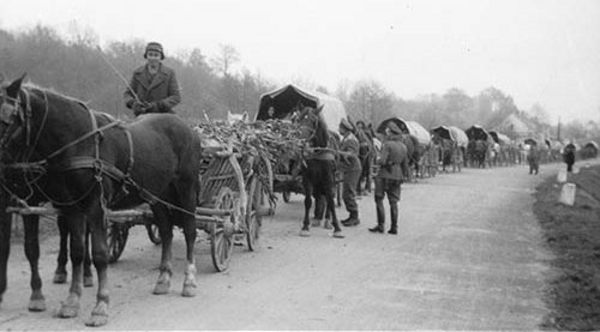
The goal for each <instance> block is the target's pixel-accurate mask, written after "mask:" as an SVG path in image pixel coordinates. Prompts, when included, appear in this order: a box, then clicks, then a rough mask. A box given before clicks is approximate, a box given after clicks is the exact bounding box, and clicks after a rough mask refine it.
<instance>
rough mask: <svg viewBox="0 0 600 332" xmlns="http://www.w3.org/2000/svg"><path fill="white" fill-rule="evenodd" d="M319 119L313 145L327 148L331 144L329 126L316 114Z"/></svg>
mask: <svg viewBox="0 0 600 332" xmlns="http://www.w3.org/2000/svg"><path fill="white" fill-rule="evenodd" d="M315 116H316V117H317V121H316V126H317V127H316V128H315V135H314V137H313V138H312V140H311V141H312V144H313V146H315V147H320V148H325V147H327V145H328V142H329V130H328V129H327V124H326V123H325V120H323V118H322V117H321V116H320V115H319V114H315Z"/></svg>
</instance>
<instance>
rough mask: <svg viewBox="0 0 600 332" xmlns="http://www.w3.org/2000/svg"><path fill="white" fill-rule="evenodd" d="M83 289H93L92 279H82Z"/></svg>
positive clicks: (90, 277)
mask: <svg viewBox="0 0 600 332" xmlns="http://www.w3.org/2000/svg"><path fill="white" fill-rule="evenodd" d="M83 287H94V277H92V276H88V277H85V276H84V277H83Z"/></svg>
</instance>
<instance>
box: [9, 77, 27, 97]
mask: <svg viewBox="0 0 600 332" xmlns="http://www.w3.org/2000/svg"><path fill="white" fill-rule="evenodd" d="M25 76H27V73H24V74H23V76H21V77H19V78H17V79H16V80H14V81H13V82H12V83H10V85H9V86H8V87H7V88H6V93H7V94H8V96H9V97H12V98H16V97H17V93H19V90H21V84H22V83H23V79H25Z"/></svg>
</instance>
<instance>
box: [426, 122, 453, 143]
mask: <svg viewBox="0 0 600 332" xmlns="http://www.w3.org/2000/svg"><path fill="white" fill-rule="evenodd" d="M431 132H433V133H436V134H438V136H440V137H441V138H444V139H449V140H453V141H454V139H453V138H452V136H451V135H450V129H448V127H446V126H437V127H435V128H433V129H431Z"/></svg>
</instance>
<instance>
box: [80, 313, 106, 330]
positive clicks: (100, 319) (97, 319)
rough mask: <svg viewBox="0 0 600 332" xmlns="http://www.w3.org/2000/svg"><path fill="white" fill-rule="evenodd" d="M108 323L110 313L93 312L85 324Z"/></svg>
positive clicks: (95, 325) (92, 325)
mask: <svg viewBox="0 0 600 332" xmlns="http://www.w3.org/2000/svg"><path fill="white" fill-rule="evenodd" d="M106 323H108V315H98V314H92V315H91V316H90V318H89V319H88V320H86V321H85V325H86V326H90V327H98V326H104V325H106Z"/></svg>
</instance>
